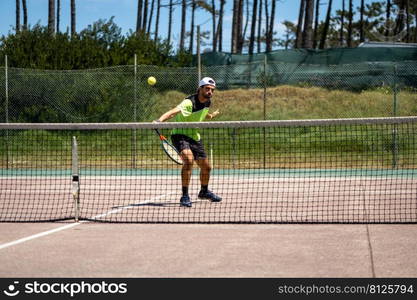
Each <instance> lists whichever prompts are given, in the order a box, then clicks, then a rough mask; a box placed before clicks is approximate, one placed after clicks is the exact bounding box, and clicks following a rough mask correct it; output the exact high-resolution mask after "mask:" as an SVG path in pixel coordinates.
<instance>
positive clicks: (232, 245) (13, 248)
mask: <svg viewBox="0 0 417 300" xmlns="http://www.w3.org/2000/svg"><path fill="white" fill-rule="evenodd" d="M54 229H59V230H57V231H55V232H54V231H51V230H54ZM23 238H27V239H25V240H23V241H22V240H20V239H23ZM0 247H1V248H0V266H1V268H0V276H1V277H13V278H15V277H117V278H123V277H141V278H144V277H147V278H166V277H169V278H183V277H203V278H204V277H260V278H264V277H314V278H316V277H323V278H327V277H348V278H349V277H355V278H357V277H361V278H362V277H367V278H372V277H376V278H380V277H390V278H395V277H400V278H403V277H411V278H415V277H417V251H416V249H417V225H415V224H397V225H388V224H387V225H382V224H381V225H376V224H375V225H374V224H334V225H332V224H265V225H257V224H109V223H104V224H103V223H92V222H80V223H73V222H71V221H68V222H55V223H1V226H0Z"/></svg>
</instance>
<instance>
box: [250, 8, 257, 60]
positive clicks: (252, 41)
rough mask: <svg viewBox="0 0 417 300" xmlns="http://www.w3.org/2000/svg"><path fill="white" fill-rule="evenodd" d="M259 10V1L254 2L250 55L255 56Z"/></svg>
mask: <svg viewBox="0 0 417 300" xmlns="http://www.w3.org/2000/svg"><path fill="white" fill-rule="evenodd" d="M257 8H258V0H253V6H252V22H251V31H250V40H249V54H253V46H254V43H255V29H256V15H257V13H258V10H257Z"/></svg>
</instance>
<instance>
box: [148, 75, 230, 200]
mask: <svg viewBox="0 0 417 300" xmlns="http://www.w3.org/2000/svg"><path fill="white" fill-rule="evenodd" d="M215 88H216V82H215V81H214V80H213V79H212V78H210V77H204V78H203V79H201V80H200V82H199V85H198V89H197V93H196V94H194V95H191V96H188V97H187V98H185V99H184V100H183V101H182V102H181V103H180V104H179V105H178V106H177V107H175V108H173V109H171V110H169V111H167V112H166V113H164V114H163V115H162V116H161V117H160V118H159V119H158V120H156V121H157V122H164V121H166V120H169V119H171V118H173V117H175V121H176V122H201V121H203V120H205V119H209V120H211V119H213V118H214V117H216V116H217V115H218V114H219V111H218V110H216V111H215V112H213V113H209V107H210V105H211V97H212V96H213V93H214V90H215ZM171 140H172V144H173V145H174V147H175V148H176V149H177V150H178V152H179V153H180V155H181V158H182V160H183V166H182V170H181V183H182V196H181V199H180V204H181V206H185V207H191V206H192V203H191V199H190V196H189V194H188V186H189V184H190V179H191V171H192V167H193V163H194V161H195V162H196V163H197V165H198V166H199V167H200V183H201V190H200V192H199V193H198V198H200V199H208V200H210V201H212V202H220V201H221V200H222V198H221V197H219V196H218V195H216V194H214V193H213V192H212V191H210V190H209V189H208V184H209V180H210V171H211V165H210V163H209V161H208V158H207V154H206V151H205V149H204V146H203V143H202V141H201V138H200V133H199V132H198V129H196V128H179V129H173V130H172V134H171Z"/></svg>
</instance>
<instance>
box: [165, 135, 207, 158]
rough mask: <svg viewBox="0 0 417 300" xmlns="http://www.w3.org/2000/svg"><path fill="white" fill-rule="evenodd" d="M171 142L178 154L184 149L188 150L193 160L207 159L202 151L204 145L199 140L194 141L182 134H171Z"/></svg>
mask: <svg viewBox="0 0 417 300" xmlns="http://www.w3.org/2000/svg"><path fill="white" fill-rule="evenodd" d="M171 141H172V144H173V145H174V147H175V148H176V149H177V150H178V152H179V153H181V151H182V150H184V149H190V150H191V152H192V153H193V155H194V159H205V158H207V154H206V151H205V150H204V145H203V143H202V142H201V140H200V141H196V140H194V139H192V138H190V137H188V136H186V135H183V134H173V135H171Z"/></svg>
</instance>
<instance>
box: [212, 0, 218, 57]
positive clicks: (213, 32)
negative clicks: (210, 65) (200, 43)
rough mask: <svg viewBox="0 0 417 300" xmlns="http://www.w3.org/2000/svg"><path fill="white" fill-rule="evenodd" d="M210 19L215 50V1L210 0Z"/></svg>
mask: <svg viewBox="0 0 417 300" xmlns="http://www.w3.org/2000/svg"><path fill="white" fill-rule="evenodd" d="M211 20H212V24H211V26H212V44H213V47H212V49H213V52H216V50H217V36H216V2H215V0H211Z"/></svg>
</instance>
